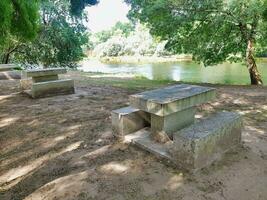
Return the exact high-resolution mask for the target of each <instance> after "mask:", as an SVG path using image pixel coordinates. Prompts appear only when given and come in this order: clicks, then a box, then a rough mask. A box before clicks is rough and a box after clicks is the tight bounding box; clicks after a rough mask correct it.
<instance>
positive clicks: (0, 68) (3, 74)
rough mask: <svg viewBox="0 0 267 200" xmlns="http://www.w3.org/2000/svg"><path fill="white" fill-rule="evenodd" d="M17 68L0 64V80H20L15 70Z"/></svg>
mask: <svg viewBox="0 0 267 200" xmlns="http://www.w3.org/2000/svg"><path fill="white" fill-rule="evenodd" d="M17 67H18V66H17V65H15V64H0V80H15V79H21V75H20V72H19V71H16V70H15V69H16V68H17Z"/></svg>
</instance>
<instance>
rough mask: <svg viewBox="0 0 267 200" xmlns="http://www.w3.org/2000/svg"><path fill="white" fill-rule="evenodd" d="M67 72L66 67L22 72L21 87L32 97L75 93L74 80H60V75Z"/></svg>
mask: <svg viewBox="0 0 267 200" xmlns="http://www.w3.org/2000/svg"><path fill="white" fill-rule="evenodd" d="M64 73H67V70H66V69H64V68H49V69H34V70H26V71H23V72H22V77H23V79H22V80H21V88H22V90H24V91H25V92H26V93H27V94H29V95H30V96H31V97H32V98H40V97H47V96H53V95H60V94H73V93H74V92H75V89H74V81H73V80H71V79H65V80H64V79H63V80H59V77H58V75H59V74H64Z"/></svg>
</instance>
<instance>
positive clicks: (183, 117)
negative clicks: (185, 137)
mask: <svg viewBox="0 0 267 200" xmlns="http://www.w3.org/2000/svg"><path fill="white" fill-rule="evenodd" d="M195 113H196V107H191V108H187V109H185V110H182V111H179V112H176V113H172V114H169V115H167V116H158V115H154V114H151V132H152V134H157V133H158V132H161V131H163V132H165V133H166V134H167V135H168V136H169V138H172V134H173V133H174V132H176V131H178V130H180V129H183V128H185V127H186V126H189V125H191V124H193V123H194V121H195Z"/></svg>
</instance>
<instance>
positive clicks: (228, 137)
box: [171, 112, 242, 170]
mask: <svg viewBox="0 0 267 200" xmlns="http://www.w3.org/2000/svg"><path fill="white" fill-rule="evenodd" d="M241 129H242V120H241V116H240V115H239V114H237V113H233V112H221V113H217V114H214V115H211V116H210V117H209V118H206V119H202V120H200V121H199V122H197V123H195V124H193V125H191V126H189V127H187V128H185V129H182V130H180V131H178V132H176V133H175V134H174V135H173V148H172V150H171V155H172V158H173V160H174V162H175V163H177V165H179V166H180V167H181V168H184V169H186V170H198V169H201V168H204V167H206V166H209V165H210V164H211V163H213V162H214V161H216V160H218V159H220V158H221V157H222V156H223V154H224V153H225V152H227V151H228V150H231V149H233V148H234V147H236V146H237V145H240V144H241Z"/></svg>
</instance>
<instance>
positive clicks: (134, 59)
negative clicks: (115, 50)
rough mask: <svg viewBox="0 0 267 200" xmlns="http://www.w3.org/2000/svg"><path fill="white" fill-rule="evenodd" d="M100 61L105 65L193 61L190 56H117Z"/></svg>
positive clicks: (102, 58)
mask: <svg viewBox="0 0 267 200" xmlns="http://www.w3.org/2000/svg"><path fill="white" fill-rule="evenodd" d="M99 60H100V61H101V62H103V63H110V64H119V63H121V64H125V63H126V64H140V63H170V62H180V61H192V56H190V55H177V56H165V57H158V56H117V57H101V58H99Z"/></svg>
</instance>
